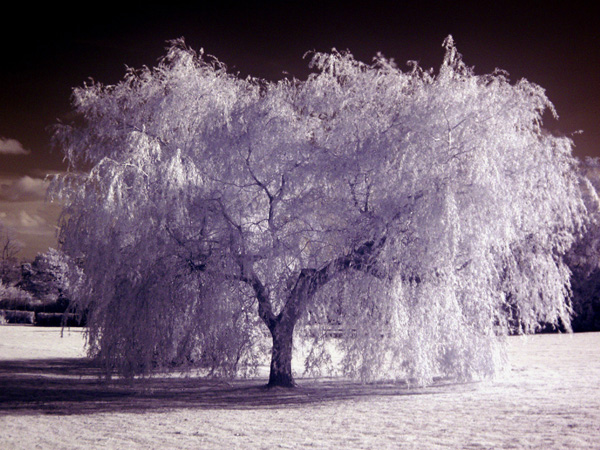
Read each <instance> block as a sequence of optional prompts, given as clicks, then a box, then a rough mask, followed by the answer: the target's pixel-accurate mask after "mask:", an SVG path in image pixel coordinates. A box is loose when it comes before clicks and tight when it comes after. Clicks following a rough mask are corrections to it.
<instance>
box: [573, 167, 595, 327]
mask: <svg viewBox="0 0 600 450" xmlns="http://www.w3.org/2000/svg"><path fill="white" fill-rule="evenodd" d="M579 173H580V175H581V177H582V178H581V189H582V192H583V197H584V200H585V205H586V207H587V209H588V211H589V214H590V217H591V218H592V219H593V220H592V221H591V222H590V223H589V224H588V226H587V228H586V230H585V232H584V233H583V235H582V236H581V237H579V238H578V239H577V241H576V242H575V245H573V247H572V248H571V249H570V250H569V252H568V253H567V255H566V261H567V264H568V266H569V268H570V269H571V272H572V276H571V288H572V291H573V319H572V325H573V330H574V331H600V200H599V199H598V196H597V190H598V189H600V161H599V160H598V159H595V158H587V159H586V160H583V161H580V166H579Z"/></svg>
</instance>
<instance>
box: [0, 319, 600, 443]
mask: <svg viewBox="0 0 600 450" xmlns="http://www.w3.org/2000/svg"><path fill="white" fill-rule="evenodd" d="M59 334H60V331H59V330H57V329H43V328H34V327H23V326H21V327H16V326H5V327H0V448H2V449H36V448H40V449H236V448H239V449H255V448H256V449H261V448H264V449H273V448H275V449H276V448H292V449H294V448H314V449H333V448H335V449H338V448H340V449H341V448H343V449H359V448H360V449H387V448H389V449H398V448H407V449H446V448H451V449H488V448H489V449H504V448H505V449H527V448H536V449H537V448H539V449H579V448H589V449H598V448H600V333H586V334H577V335H540V336H533V337H529V338H526V339H522V338H510V339H509V354H510V359H511V363H512V366H511V367H512V369H511V370H510V372H509V373H508V374H507V375H506V376H505V377H504V378H502V379H499V380H496V381H494V382H485V383H471V384H454V385H453V384H449V383H446V384H439V385H437V386H434V387H430V388H427V389H414V388H413V389H409V388H407V387H404V386H398V385H396V386H391V385H376V386H372V385H371V386H361V385H359V384H356V383H350V382H347V381H341V380H331V379H329V380H322V381H319V382H317V381H314V380H309V379H300V380H299V382H300V385H301V387H300V388H299V389H296V390H294V391H292V392H288V391H286V390H275V391H266V390H265V389H263V388H262V387H261V383H264V380H250V381H239V382H238V381H236V382H231V383H224V382H217V381H198V380H197V379H190V378H157V379H151V380H146V381H144V383H143V384H142V383H137V382H134V383H129V384H127V383H125V382H120V383H119V382H117V383H114V384H110V385H108V384H104V383H99V382H98V381H97V378H96V376H95V372H94V369H93V368H91V367H89V366H88V365H86V364H85V363H84V362H82V361H81V360H78V359H75V358H77V357H78V356H81V354H82V339H81V334H80V333H79V332H72V333H70V334H69V333H67V334H66V335H65V337H64V338H63V339H60V338H59V337H58V336H59ZM16 358H37V359H33V360H29V361H16V360H15V359H16ZM61 358H62V359H61Z"/></svg>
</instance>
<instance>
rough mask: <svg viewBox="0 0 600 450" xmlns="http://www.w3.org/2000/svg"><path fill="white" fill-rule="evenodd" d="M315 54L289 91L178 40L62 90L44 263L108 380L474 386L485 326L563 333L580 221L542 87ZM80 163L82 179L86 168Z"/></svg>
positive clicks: (487, 344) (498, 330)
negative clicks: (60, 205) (295, 352)
mask: <svg viewBox="0 0 600 450" xmlns="http://www.w3.org/2000/svg"><path fill="white" fill-rule="evenodd" d="M444 45H445V49H446V53H445V57H444V61H443V64H442V65H441V67H440V70H439V73H437V74H434V73H432V72H428V71H423V70H422V69H421V68H419V67H418V65H416V64H413V65H412V69H411V70H410V71H408V72H403V71H401V70H400V69H399V68H398V67H396V66H395V65H394V64H393V63H392V62H391V61H388V60H386V59H385V58H383V57H381V56H378V57H377V58H375V60H374V62H373V63H372V64H364V63H362V62H359V61H356V60H355V59H354V58H353V57H352V55H350V54H347V53H339V52H337V51H333V52H332V53H330V54H325V53H316V54H314V55H313V56H312V62H311V65H312V68H313V69H314V73H313V74H312V75H310V76H309V77H308V79H307V80H305V81H299V80H295V79H294V80H282V81H280V82H268V81H265V80H257V79H252V78H247V79H240V78H238V77H236V76H233V75H230V74H228V73H227V71H226V68H225V67H224V66H223V65H222V64H221V63H219V62H218V61H216V60H215V59H212V58H207V57H204V55H202V54H201V53H200V54H197V53H195V52H193V51H191V50H190V49H188V48H186V47H185V46H184V45H183V44H182V43H181V42H177V43H174V44H173V46H172V47H171V48H170V50H169V52H168V54H167V56H166V57H165V58H164V59H163V60H162V61H161V62H160V64H159V65H158V66H157V67H156V68H153V69H149V68H144V69H142V70H139V71H135V70H130V71H129V72H128V73H127V75H126V76H125V78H124V80H123V81H122V82H120V83H118V84H116V85H114V86H103V85H101V84H99V83H94V84H91V85H87V86H84V87H82V88H79V89H76V90H75V91H74V96H73V99H74V101H73V104H74V108H75V110H76V112H77V113H78V115H79V117H80V119H81V122H79V124H77V125H72V124H71V125H63V126H60V127H59V128H58V131H57V134H56V137H57V143H58V144H59V145H60V146H61V148H62V149H63V150H64V152H65V156H66V158H67V160H68V161H69V163H70V165H71V171H70V172H69V173H68V174H67V175H66V176H63V177H61V178H59V179H57V181H56V183H55V184H54V189H55V191H56V192H57V193H58V194H59V195H60V196H61V199H62V201H64V202H65V203H66V210H65V216H64V219H63V222H62V232H61V240H62V242H63V245H62V250H63V251H64V252H65V254H66V255H67V256H68V257H69V258H70V260H72V261H77V263H78V267H80V268H81V270H82V274H83V275H82V278H81V280H80V282H78V283H77V284H76V289H73V291H72V294H71V295H70V296H71V297H72V298H73V299H74V300H75V301H76V302H77V304H78V305H80V307H81V308H84V309H85V310H86V311H88V323H89V344H90V352H91V354H93V355H95V356H96V357H98V358H99V359H100V361H102V363H103V364H104V365H105V367H106V369H107V371H108V372H110V371H112V370H114V369H118V370H120V371H121V372H122V373H125V374H137V373H145V372H148V371H150V370H152V369H153V368H156V367H164V366H170V365H172V364H174V363H176V364H187V363H195V364H201V365H203V366H204V367H207V368H208V369H209V370H210V372H211V373H214V374H225V375H236V374H244V373H247V372H248V370H251V369H253V368H255V367H257V365H258V364H259V363H260V362H261V361H262V357H263V355H264V336H265V333H269V334H270V335H271V338H272V343H273V345H272V355H271V366H270V367H271V372H270V379H269V384H270V385H282V386H292V385H293V384H294V379H293V373H292V369H291V359H292V349H293V342H294V341H293V337H294V336H295V337H296V343H297V344H298V343H300V344H301V345H302V346H303V347H305V348H307V349H308V352H309V354H308V358H307V362H306V364H307V369H309V370H313V371H318V370H320V369H322V368H324V367H327V365H328V362H329V361H331V354H330V346H328V345H325V344H326V341H327V340H326V339H325V336H326V335H327V333H330V332H331V328H332V325H335V329H336V334H337V336H338V338H339V339H338V340H337V342H338V350H339V351H340V352H341V354H342V355H343V358H342V361H341V364H340V366H339V369H340V370H341V371H342V372H343V373H345V374H348V375H350V376H354V377H356V378H360V379H362V380H374V379H382V378H385V379H398V378H407V377H409V378H413V379H415V380H416V381H417V382H419V383H426V382H429V381H431V380H432V379H433V377H434V376H454V377H458V378H460V379H470V378H477V377H480V376H486V375H490V374H493V373H495V372H496V371H497V370H499V369H500V368H501V367H502V366H503V365H504V362H505V360H504V356H503V350H502V349H503V347H502V345H501V339H500V338H499V335H502V334H505V333H506V332H507V330H508V329H509V328H510V327H511V326H512V323H511V313H510V312H511V311H516V312H518V318H519V327H520V329H522V330H523V331H525V332H530V331H534V330H535V329H536V328H537V327H538V326H539V322H540V321H544V322H547V323H558V322H559V321H562V323H564V324H567V326H568V324H569V304H568V303H567V301H566V298H567V294H568V285H569V271H568V269H567V268H566V266H565V264H564V263H563V259H562V255H563V254H564V252H565V251H566V250H567V249H568V248H569V247H570V245H571V244H572V241H573V236H574V233H575V232H577V230H578V229H579V228H580V227H581V226H582V225H583V223H584V221H585V208H584V205H583V202H582V199H581V193H580V190H579V187H578V184H577V177H576V175H575V173H574V171H573V168H574V164H575V160H574V159H573V157H572V156H571V147H572V143H571V141H569V140H568V139H566V138H562V137H555V136H552V135H550V134H549V133H546V132H545V131H544V130H543V128H542V115H543V113H544V112H545V111H547V110H550V111H551V112H553V108H552V105H551V103H550V102H549V100H548V99H547V98H546V96H545V94H544V91H543V89H541V88H540V87H539V86H536V85H534V84H532V83H529V82H527V81H525V80H521V81H519V82H518V83H516V84H511V83H510V82H509V80H508V78H507V75H506V74H505V73H502V72H495V73H493V74H489V75H483V76H478V75H475V74H474V73H473V71H472V69H470V68H469V67H467V66H466V65H465V64H464V63H463V61H462V57H461V56H460V55H459V54H458V52H457V51H456V48H455V46H454V43H453V41H452V38H450V37H449V38H448V39H447V40H446V41H445V43H444ZM88 167H91V170H85V171H83V170H82V169H85V168H88Z"/></svg>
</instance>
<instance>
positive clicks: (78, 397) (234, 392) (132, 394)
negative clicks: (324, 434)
mask: <svg viewBox="0 0 600 450" xmlns="http://www.w3.org/2000/svg"><path fill="white" fill-rule="evenodd" d="M264 383H265V380H262V379H249V380H234V381H224V380H218V379H206V378H198V377H191V376H187V377H186V376H180V377H173V376H169V375H164V376H153V377H149V378H144V379H133V380H125V379H113V380H111V381H107V380H105V379H103V378H101V371H100V370H99V368H97V367H95V366H94V365H93V363H92V362H91V361H90V360H87V359H46V360H42V359H36V360H15V361H0V416H2V415H15V414H59V415H67V414H90V413H100V412H140V413H141V412H147V411H161V410H168V409H179V408H196V409H198V408H200V409H249V408H278V407H295V406H302V405H305V404H310V403H322V402H329V401H336V400H348V399H358V398H365V397H366V396H391V395H393V396H398V395H419V394H433V393H436V392H440V391H442V392H443V391H447V390H448V389H455V388H456V386H462V387H461V389H469V387H468V386H469V385H468V384H456V383H452V382H451V381H450V380H438V381H437V382H436V383H435V384H434V385H433V386H432V387H429V388H425V389H420V388H419V389H416V388H410V387H409V386H408V385H407V384H406V383H385V384H384V383H378V384H361V383H358V382H353V381H348V380H345V379H331V378H325V379H312V378H303V379H300V380H299V383H298V384H299V386H298V388H296V389H279V388H275V389H267V388H266V387H265V384H264ZM450 386H453V388H450Z"/></svg>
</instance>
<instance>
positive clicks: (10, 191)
mask: <svg viewBox="0 0 600 450" xmlns="http://www.w3.org/2000/svg"><path fill="white" fill-rule="evenodd" d="M47 190H48V182H47V181H46V180H43V179H41V178H32V177H29V176H24V177H21V178H17V179H5V180H0V201H8V202H18V201H20V202H25V201H34V200H44V199H45V198H46V191H47Z"/></svg>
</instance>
